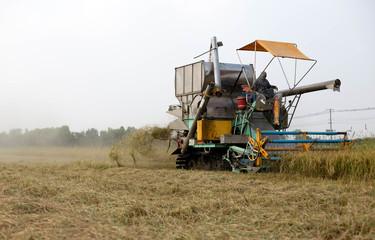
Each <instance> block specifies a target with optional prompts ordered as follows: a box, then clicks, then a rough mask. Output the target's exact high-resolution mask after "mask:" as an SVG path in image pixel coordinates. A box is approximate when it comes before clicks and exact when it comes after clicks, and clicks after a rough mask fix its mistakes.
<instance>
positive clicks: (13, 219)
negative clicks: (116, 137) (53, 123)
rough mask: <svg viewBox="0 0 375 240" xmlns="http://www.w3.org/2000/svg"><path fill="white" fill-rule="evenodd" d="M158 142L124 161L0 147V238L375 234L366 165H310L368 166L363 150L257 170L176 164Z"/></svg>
mask: <svg viewBox="0 0 375 240" xmlns="http://www.w3.org/2000/svg"><path fill="white" fill-rule="evenodd" d="M158 149H161V150H160V151H159V152H158V154H156V156H157V157H156V158H155V159H153V158H152V155H147V156H143V155H141V154H138V153H135V155H134V156H135V159H136V161H134V159H133V158H132V156H131V154H130V152H127V153H126V152H123V155H121V156H122V158H121V159H122V160H121V161H122V164H123V167H118V165H117V163H116V162H114V161H110V160H109V157H108V155H109V152H110V151H111V149H110V148H22V149H17V148H14V149H0V239H374V238H375V181H374V179H373V177H372V176H373V175H371V174H372V173H373V172H371V171H372V170H371V171H370V172H371V173H370V174H368V175H366V174H367V173H366V174H363V171H362V170H361V171H360V174H359V173H357V172H355V171H354V173H353V171H349V170H348V171H346V170H345V171H344V173H345V174H343V173H341V174H337V173H336V175H335V174H334V173H333V174H332V170H324V171H325V172H324V171H323V170H322V169H323V168H320V167H317V166H329V164H333V166H334V168H333V169H334V172H337V169H339V168H336V165H337V162H342V166H346V164H348V162H350V161H349V159H352V158H354V162H356V163H359V164H362V163H360V161H361V159H365V162H366V164H372V163H374V157H371V156H374V150H373V149H372V147H368V148H366V149H363V148H358V149H356V150H355V151H354V152H352V153H345V152H338V153H332V154H336V155H335V156H336V160H335V161H336V162H329V161H330V160H329V159H331V158H328V155H322V156H323V157H322V156H320V157H319V156H318V155H313V156H312V157H311V156H309V155H303V154H302V155H296V156H295V157H294V159H293V158H290V159H286V161H285V162H287V161H289V165H288V166H287V165H282V167H280V169H281V170H280V171H278V172H269V173H261V174H234V173H231V172H207V171H184V170H176V169H174V160H173V158H170V157H167V158H165V159H162V157H163V156H164V155H163V154H166V153H165V152H164V151H165V148H164V147H163V148H162V147H159V148H158ZM371 149H372V150H371ZM362 151H366V152H368V155H366V152H362ZM350 154H353V155H350ZM357 155H358V156H357ZM326 156H327V157H326ZM345 156H347V157H345ZM312 158H314V159H312ZM347 159H348V160H347ZM293 161H294V162H293ZM316 161H321V162H320V163H319V164H315V162H316ZM345 161H348V162H345ZM352 162H353V161H352ZM314 164H315V165H314ZM340 166H341V165H340ZM365 166H367V165H365V164H364V163H363V164H362V165H360V167H361V168H364V167H365ZM372 166H373V165H372ZM313 169H316V170H314V171H316V172H314V173H311V170H313ZM342 169H346V168H345V167H342ZM321 171H323V172H324V173H323V174H322V172H321ZM361 174H362V175H361ZM348 176H355V177H348ZM360 176H365V177H360Z"/></svg>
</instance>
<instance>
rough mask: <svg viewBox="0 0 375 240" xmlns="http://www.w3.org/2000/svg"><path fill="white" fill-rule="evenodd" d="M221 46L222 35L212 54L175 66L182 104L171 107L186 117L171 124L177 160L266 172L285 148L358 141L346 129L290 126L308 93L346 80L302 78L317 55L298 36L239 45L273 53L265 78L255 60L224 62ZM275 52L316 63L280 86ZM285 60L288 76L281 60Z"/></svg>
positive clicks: (184, 164) (188, 164)
mask: <svg viewBox="0 0 375 240" xmlns="http://www.w3.org/2000/svg"><path fill="white" fill-rule="evenodd" d="M220 46H222V43H221V42H217V40H216V37H213V38H212V39H211V46H210V50H209V51H208V52H209V54H210V60H209V62H205V61H199V62H195V63H192V64H189V65H185V66H181V67H177V68H176V69H175V95H176V98H177V99H178V100H179V102H180V105H171V106H170V107H169V110H168V113H170V114H172V115H174V116H177V117H178V119H176V120H175V121H173V122H171V123H170V124H169V127H170V129H172V130H173V132H172V138H173V139H174V140H175V141H176V142H177V149H176V150H175V151H174V152H173V153H172V154H176V155H178V157H177V160H176V164H177V168H181V169H206V170H232V171H234V172H258V171H260V170H262V169H266V168H267V167H268V165H269V162H270V161H277V160H279V159H280V156H281V155H282V154H286V153H292V152H303V151H304V152H308V151H327V150H338V149H342V148H347V147H349V146H350V145H351V140H348V139H347V133H346V132H290V131H286V129H288V128H289V126H290V123H291V121H292V119H293V116H294V113H295V111H296V108H297V106H298V103H299V101H300V99H301V95H302V94H305V93H309V92H314V91H321V90H326V89H332V90H333V91H339V90H340V85H341V82H340V80H339V79H336V80H332V81H326V82H321V83H316V84H311V85H306V86H299V84H300V82H301V81H302V80H303V79H304V77H305V76H306V75H307V74H308V72H309V71H310V70H311V69H312V68H313V67H314V65H315V64H316V60H313V59H310V58H308V57H307V56H305V55H304V54H303V53H302V52H301V51H299V50H298V49H297V47H296V45H295V44H293V43H283V42H273V41H263V40H256V41H254V42H252V43H250V44H248V45H246V46H244V47H242V48H240V49H238V50H240V51H254V52H255V60H254V62H256V52H269V53H270V54H272V55H273V58H272V59H271V61H270V62H269V63H268V64H267V66H266V67H265V69H264V70H263V71H262V72H261V74H259V75H260V76H261V78H258V79H256V78H255V75H256V74H255V72H254V67H253V65H252V64H250V65H243V64H242V63H241V64H231V63H220V62H219V53H218V48H219V47H220ZM208 52H206V53H208ZM198 57H199V56H198ZM211 57H212V61H211ZM275 58H276V59H278V58H291V59H295V66H294V67H295V68H296V67H297V61H310V62H311V66H310V67H309V69H308V70H307V72H306V73H305V74H304V75H303V76H302V77H301V78H300V79H299V80H298V81H297V80H296V69H295V77H294V84H293V85H292V86H291V85H290V84H289V82H288V81H287V83H288V86H289V87H288V89H285V90H281V91H275V90H274V89H277V88H276V87H275V86H272V85H270V84H269V82H268V81H267V80H266V81H265V80H264V78H265V75H266V74H265V71H266V70H267V68H268V67H269V65H270V64H271V63H272V62H273V60H274V59H275ZM278 61H279V59H278ZM279 62H280V61H279ZM280 66H281V68H282V70H283V73H284V76H285V72H284V69H283V67H282V64H281V62H280ZM285 78H286V76H285ZM327 135H328V136H329V137H325V136H327ZM332 136H335V139H332ZM337 136H339V138H338V137H337ZM332 145H335V146H332Z"/></svg>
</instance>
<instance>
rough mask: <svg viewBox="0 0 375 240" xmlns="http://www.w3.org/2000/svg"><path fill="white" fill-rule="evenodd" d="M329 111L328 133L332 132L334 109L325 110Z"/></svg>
mask: <svg viewBox="0 0 375 240" xmlns="http://www.w3.org/2000/svg"><path fill="white" fill-rule="evenodd" d="M327 110H328V111H329V131H330V132H333V129H332V111H333V110H334V109H332V108H330V109H327Z"/></svg>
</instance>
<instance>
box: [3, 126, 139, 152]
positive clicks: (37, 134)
mask: <svg viewBox="0 0 375 240" xmlns="http://www.w3.org/2000/svg"><path fill="white" fill-rule="evenodd" d="M135 130H136V129H135V128H134V127H127V128H126V129H125V128H124V127H120V128H117V129H115V128H108V129H107V130H104V131H100V132H99V131H98V130H97V129H95V128H90V129H88V130H86V131H82V132H71V131H70V129H69V127H68V126H61V127H56V128H40V129H39V128H37V129H34V130H27V129H26V130H24V131H23V130H22V129H12V130H10V131H9V132H8V133H6V132H2V133H0V147H21V146H25V147H28V146H30V147H34V146H56V147H68V146H111V145H113V144H114V143H116V142H118V141H119V140H121V139H122V138H123V137H124V136H125V135H128V134H130V133H132V132H133V131H135Z"/></svg>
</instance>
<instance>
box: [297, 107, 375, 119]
mask: <svg viewBox="0 0 375 240" xmlns="http://www.w3.org/2000/svg"><path fill="white" fill-rule="evenodd" d="M368 110H375V107H368V108H355V109H341V110H334V109H327V110H326V111H322V112H317V113H310V114H306V115H302V116H295V117H294V118H306V117H312V116H317V115H322V114H327V113H330V114H331V112H357V111H368Z"/></svg>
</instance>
